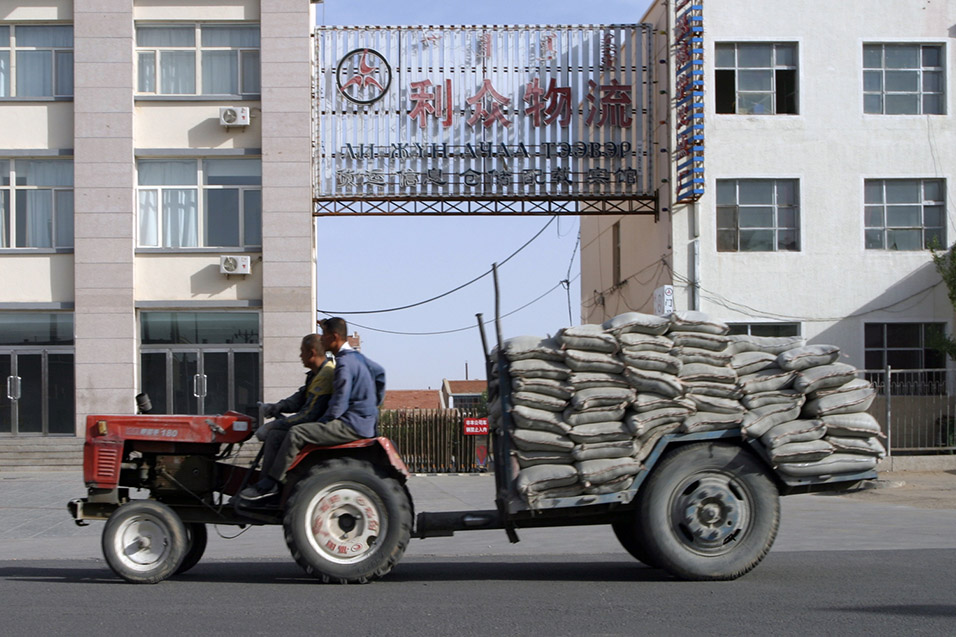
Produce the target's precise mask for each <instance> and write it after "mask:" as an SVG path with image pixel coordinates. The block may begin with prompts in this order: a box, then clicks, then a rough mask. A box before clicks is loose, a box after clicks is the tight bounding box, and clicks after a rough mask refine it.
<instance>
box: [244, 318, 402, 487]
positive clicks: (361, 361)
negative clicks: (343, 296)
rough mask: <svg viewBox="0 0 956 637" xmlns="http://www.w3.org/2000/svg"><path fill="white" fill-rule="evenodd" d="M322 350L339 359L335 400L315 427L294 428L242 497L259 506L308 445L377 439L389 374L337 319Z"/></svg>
mask: <svg viewBox="0 0 956 637" xmlns="http://www.w3.org/2000/svg"><path fill="white" fill-rule="evenodd" d="M322 345H324V346H325V349H326V350H328V351H330V352H332V354H334V355H335V376H334V379H333V381H332V396H331V398H330V399H329V403H328V407H327V408H326V410H325V413H324V414H322V416H321V417H319V419H318V420H317V421H316V422H307V423H301V424H297V425H294V426H293V427H292V428H290V429H289V433H288V435H286V436H285V439H284V440H283V441H282V446H281V447H280V448H279V450H278V453H276V455H275V459H274V460H273V461H272V462H271V463H270V466H263V467H262V469H263V473H264V474H265V475H264V476H263V478H262V479H261V480H259V482H257V483H256V484H254V485H252V486H250V487H248V488H246V489H243V490H242V491H241V492H240V493H239V497H240V498H242V499H244V500H247V501H250V502H256V501H259V500H264V499H266V498H270V497H272V496H274V495H276V494H278V493H279V484H280V483H281V482H282V481H283V480H284V479H285V473H286V471H288V470H289V466H290V465H291V464H292V462H293V461H294V460H295V457H296V456H297V455H298V454H299V451H300V450H301V449H302V447H304V446H305V445H310V444H311V445H323V446H331V445H341V444H344V443H346V442H351V441H353V440H361V439H362V438H374V437H375V435H376V425H377V424H378V407H379V405H381V404H382V402H383V401H384V400H385V370H384V369H383V368H382V366H381V365H379V364H378V363H376V362H374V361H371V360H369V359H367V358H366V357H365V356H363V355H362V354H361V353H359V352H357V351H356V350H354V349H353V348H352V347H351V346H350V345H349V343H348V325H347V324H346V322H345V320H344V319H341V318H338V317H334V318H330V319H327V320H326V321H323V323H322Z"/></svg>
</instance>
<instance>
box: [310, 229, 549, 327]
mask: <svg viewBox="0 0 956 637" xmlns="http://www.w3.org/2000/svg"><path fill="white" fill-rule="evenodd" d="M557 218H558V216H557V215H553V216H552V217H551V219H549V220H548V223H546V224H544V227H543V228H541V229H540V230H538V232H537V233H536V234H535V235H534V236H533V237H531V238H530V239H528V240H527V241H526V242H525V243H524V245H522V246H521V247H520V248H518V249H517V250H515V251H514V252H512V253H511V254H510V255H508V258H506V259H505V260H504V261H502V262H500V263H499V264H498V267H499V268H500V267H501V266H503V265H504V264H506V263H507V262H508V261H510V260H511V259H512V258H513V257H514V256H515V255H517V254H518V253H519V252H521V251H522V250H524V249H525V248H527V247H528V246H529V245H531V242H532V241H534V240H535V239H537V238H538V237H540V236H541V234H542V233H543V232H544V231H545V230H547V229H548V226H550V225H551V224H552V223H554V220H555V219H557ZM491 272H492V270H491V269H489V270H488V271H487V272H485V273H484V274H480V275H478V276H476V277H475V278H474V279H472V280H471V281H468V282H467V283H462V284H461V285H459V286H458V287H456V288H454V289H451V290H448V291H447V292H443V293H441V294H439V295H438V296H433V297H432V298H430V299H425V300H424V301H418V302H417V303H409V304H408V305H401V306H399V307H390V308H385V309H382V310H354V311H351V312H345V311H342V310H323V309H321V308H318V309H317V311H318V312H322V313H323V314H327V315H329V316H338V315H340V314H385V313H386V312H397V311H399V310H407V309H409V308H413V307H418V306H420V305H425V304H426V303H431V302H432V301H437V300H438V299H441V298H444V297H446V296H448V295H449V294H454V293H455V292H457V291H459V290H462V289H464V288H466V287H468V286H469V285H471V284H473V283H477V282H478V281H480V280H481V279H483V278H485V277H486V276H488V275H489V274H491Z"/></svg>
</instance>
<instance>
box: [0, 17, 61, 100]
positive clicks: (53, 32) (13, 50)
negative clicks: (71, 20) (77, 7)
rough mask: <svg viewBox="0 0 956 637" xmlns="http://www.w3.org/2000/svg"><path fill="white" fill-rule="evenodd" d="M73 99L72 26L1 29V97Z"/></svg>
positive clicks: (24, 25) (49, 25)
mask: <svg viewBox="0 0 956 637" xmlns="http://www.w3.org/2000/svg"><path fill="white" fill-rule="evenodd" d="M72 95H73V27H72V26H70V25H63V24H48V25H39V24H19V25H3V26H0V97H39V98H53V97H71V96H72Z"/></svg>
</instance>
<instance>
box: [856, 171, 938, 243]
mask: <svg viewBox="0 0 956 637" xmlns="http://www.w3.org/2000/svg"><path fill="white" fill-rule="evenodd" d="M944 191H945V185H944V183H943V180H941V179H867V180H866V182H865V184H864V193H865V194H864V204H865V207H864V217H865V226H866V229H865V234H866V249H867V250H922V249H927V248H932V247H939V248H945V247H946V226H945V222H946V206H945V203H944V202H945V199H946V196H945V192H944Z"/></svg>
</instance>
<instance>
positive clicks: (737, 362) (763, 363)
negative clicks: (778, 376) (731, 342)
mask: <svg viewBox="0 0 956 637" xmlns="http://www.w3.org/2000/svg"><path fill="white" fill-rule="evenodd" d="M730 366H731V367H733V368H734V371H735V372H737V375H738V376H746V375H747V374H753V373H756V372H759V371H761V370H764V369H767V368H768V367H777V357H776V356H774V355H773V354H769V353H767V352H759V351H754V352H740V353H739V354H734V355H733V356H731V357H730Z"/></svg>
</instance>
